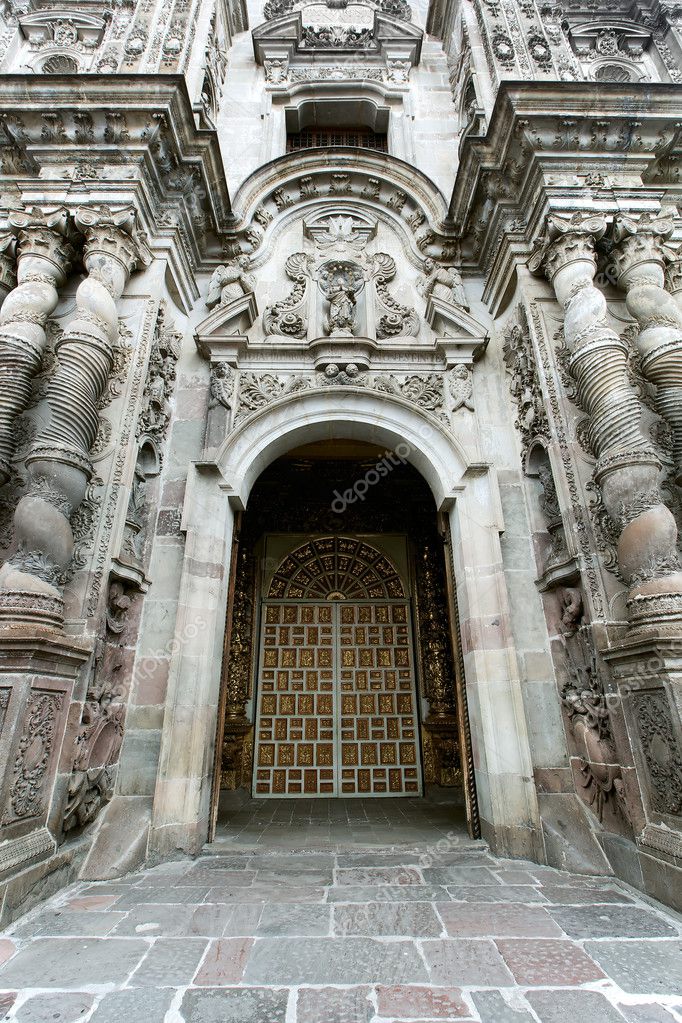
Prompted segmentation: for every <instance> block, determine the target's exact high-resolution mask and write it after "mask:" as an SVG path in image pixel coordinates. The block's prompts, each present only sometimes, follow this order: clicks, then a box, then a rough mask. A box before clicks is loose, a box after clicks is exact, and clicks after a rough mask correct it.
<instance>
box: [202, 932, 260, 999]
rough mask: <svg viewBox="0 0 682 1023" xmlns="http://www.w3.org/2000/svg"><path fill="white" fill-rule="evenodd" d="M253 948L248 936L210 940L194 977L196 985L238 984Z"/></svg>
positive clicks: (219, 985)
mask: <svg viewBox="0 0 682 1023" xmlns="http://www.w3.org/2000/svg"><path fill="white" fill-rule="evenodd" d="M252 948H253V941H252V940H251V939H250V938H223V939H222V940H220V941H212V942H211V943H210V944H209V946H208V949H207V950H206V953H205V955H204V957H203V960H202V962H201V967H200V969H199V970H198V971H197V974H196V976H195V978H194V984H195V985H196V986H197V987H226V986H229V985H231V984H239V983H240V981H241V979H242V977H243V975H244V969H245V967H246V961H247V959H248V958H249V953H250V951H251V949H252Z"/></svg>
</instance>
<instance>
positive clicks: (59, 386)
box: [0, 206, 150, 618]
mask: <svg viewBox="0 0 682 1023" xmlns="http://www.w3.org/2000/svg"><path fill="white" fill-rule="evenodd" d="M74 222H75V224H76V227H77V228H78V229H79V231H80V232H81V234H82V235H83V237H84V239H85V244H84V250H83V263H84V266H85V268H86V271H87V276H86V278H85V279H84V280H83V281H82V282H81V284H80V285H79V287H78V289H77V291H76V312H75V313H74V315H73V317H72V319H71V321H70V322H69V324H68V326H67V328H66V330H65V331H64V334H63V336H62V337H61V338H60V339H59V344H58V353H57V354H58V360H59V362H58V366H57V369H56V371H55V373H54V375H53V376H52V377H51V378H50V380H49V383H48V386H47V390H46V394H45V399H44V400H45V406H46V414H45V416H44V417H43V420H42V425H41V427H40V429H39V432H38V435H37V437H36V440H35V443H34V445H33V447H32V448H31V450H30V452H29V454H28V456H27V458H26V465H27V469H28V472H29V475H30V476H31V478H32V479H38V478H40V477H45V478H48V479H50V481H51V486H52V488H53V489H55V490H56V491H58V492H59V493H60V494H61V496H62V499H63V502H64V507H59V506H58V503H57V502H55V501H54V500H52V499H51V500H45V499H44V498H43V497H42V496H38V495H35V494H29V495H28V496H26V497H23V498H22V499H21V501H19V504H18V505H17V509H16V512H15V534H16V537H17V541H18V543H19V551H20V552H35V553H36V555H39V557H40V558H41V559H42V561H43V562H44V563H45V564H46V565H51V566H52V568H53V570H54V576H55V578H59V577H61V576H62V574H63V573H64V572H65V571H66V570H67V568H68V565H69V563H70V561H71V558H72V556H73V550H74V537H73V533H72V531H71V526H70V522H69V516H68V515H67V514H66V505H68V506H69V507H70V508H71V511H72V514H73V512H75V511H76V509H77V508H78V507H79V505H80V504H81V502H82V500H83V498H84V497H85V494H86V490H87V486H88V481H89V479H90V477H91V475H92V467H91V464H90V455H89V453H90V450H91V448H92V446H93V444H94V442H95V438H96V437H97V433H98V429H99V411H98V404H99V401H100V398H101V397H102V394H103V393H104V391H105V388H106V386H107V381H108V379H109V374H110V373H111V370H112V368H113V365H114V349H115V346H116V344H117V341H118V331H119V320H118V312H117V307H116V302H117V300H118V298H119V297H120V296H121V294H122V293H123V289H124V287H125V284H126V282H127V280H128V277H129V275H130V274H131V273H132V271H133V270H134V268H135V267H136V266H137V265H138V263H140V262H148V260H149V259H150V254H149V250H148V248H147V246H146V242H145V240H144V239H143V238H142V237H141V236H139V234H138V232H137V230H136V214H135V211H134V210H133V209H132V208H130V207H127V208H123V209H118V210H112V209H110V208H109V207H107V206H101V207H82V208H81V209H79V210H78V211H77V212H76V214H75V217H74ZM22 556H23V555H20V557H19V559H18V560H16V561H15V559H11V560H10V561H8V562H6V563H5V564H4V565H3V566H2V569H0V614H3V615H4V614H8V615H10V616H11V617H14V616H15V609H16V601H15V599H14V597H13V596H12V594H13V593H24V592H26V591H30V592H32V593H33V594H34V597H33V602H34V604H35V608H36V613H39V614H41V613H42V612H43V610H44V606H43V605H44V602H45V601H47V603H48V604H51V603H52V602H54V601H55V599H56V600H60V599H61V587H60V586H59V585H57V584H56V583H55V582H54V581H53V579H49V580H48V579H47V578H46V577H45V572H44V571H43V572H42V573H40V574H38V573H35V574H34V573H33V572H32V571H31V570H30V568H28V567H27V564H26V562H25V560H24V561H23V563H22ZM28 617H29V618H30V615H29V616H28Z"/></svg>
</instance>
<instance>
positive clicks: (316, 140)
mask: <svg viewBox="0 0 682 1023" xmlns="http://www.w3.org/2000/svg"><path fill="white" fill-rule="evenodd" d="M316 146H323V147H325V148H326V147H329V146H353V147H354V148H356V149H375V150H377V151H378V152H380V153H387V152H388V137H387V135H386V134H385V133H384V134H380V133H377V132H374V131H369V129H367V128H345V129H339V128H315V129H310V130H307V131H297V132H290V133H289V134H288V135H287V153H296V152H298V150H299V149H312V148H314V147H316Z"/></svg>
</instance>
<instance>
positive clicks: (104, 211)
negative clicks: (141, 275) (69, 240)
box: [74, 206, 150, 297]
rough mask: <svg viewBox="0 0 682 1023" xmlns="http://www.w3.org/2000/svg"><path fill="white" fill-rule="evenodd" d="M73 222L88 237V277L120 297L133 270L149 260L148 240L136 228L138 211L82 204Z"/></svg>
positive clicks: (86, 238)
mask: <svg viewBox="0 0 682 1023" xmlns="http://www.w3.org/2000/svg"><path fill="white" fill-rule="evenodd" d="M74 223H75V225H76V227H77V228H78V230H79V231H80V232H81V233H82V234H83V237H84V239H85V245H84V248H83V262H84V264H85V267H86V269H87V271H88V274H89V276H90V277H91V278H93V279H94V280H99V281H100V283H101V284H103V285H104V287H105V288H106V289H107V290H108V291H109V292H110V293H111V294H112V295H114V296H115V297H118V295H120V294H121V292H122V290H123V287H124V286H125V281H126V280H127V279H128V277H129V276H130V274H131V273H132V272H133V270H135V269H136V268H137V267H138V266H141V265H144V266H146V265H148V263H149V261H150V253H149V249H148V247H147V243H146V240H145V239H144V237H143V236H142V234H141V233H140V232H138V231H137V215H136V213H135V210H134V209H133V207H132V206H127V207H124V208H123V209H119V210H111V209H110V208H109V207H108V206H98V207H93V206H81V207H80V208H79V209H78V210H77V211H76V213H75V215H74Z"/></svg>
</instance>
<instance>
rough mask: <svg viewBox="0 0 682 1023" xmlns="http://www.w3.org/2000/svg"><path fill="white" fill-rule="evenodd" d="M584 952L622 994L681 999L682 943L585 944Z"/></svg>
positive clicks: (629, 942)
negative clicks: (617, 986)
mask: <svg viewBox="0 0 682 1023" xmlns="http://www.w3.org/2000/svg"><path fill="white" fill-rule="evenodd" d="M585 951H586V952H587V953H588V955H590V956H591V957H592V958H593V959H594V960H595V962H597V963H598V964H599V966H601V968H602V969H603V970H604V972H605V973H607V974H608V975H609V976H610V977H612V978H613V980H614V981H615V982H616V984H618V985H619V986H620V987H621V988H622V989H623V991H631V992H632V993H633V994H636V993H637V992H645V991H646V992H652V993H653V994H658V995H682V955H681V953H682V943H681V942H680V941H679V940H678V941H588V942H585Z"/></svg>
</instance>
